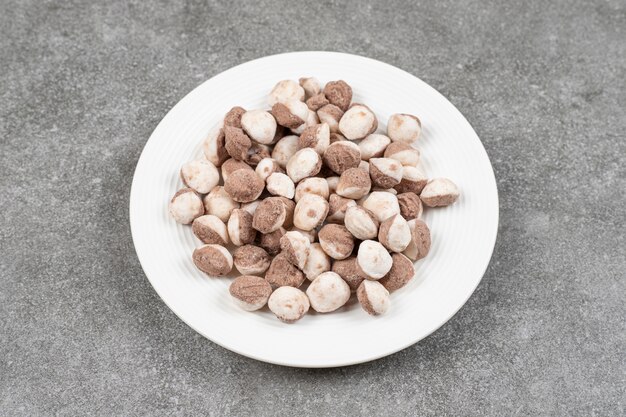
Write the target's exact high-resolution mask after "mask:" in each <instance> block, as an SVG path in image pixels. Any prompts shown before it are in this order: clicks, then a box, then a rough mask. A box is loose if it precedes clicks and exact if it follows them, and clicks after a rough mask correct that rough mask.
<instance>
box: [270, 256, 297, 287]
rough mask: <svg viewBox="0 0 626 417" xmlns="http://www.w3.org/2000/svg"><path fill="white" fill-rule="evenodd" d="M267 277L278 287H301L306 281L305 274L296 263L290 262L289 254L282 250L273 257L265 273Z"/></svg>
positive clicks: (273, 285)
mask: <svg viewBox="0 0 626 417" xmlns="http://www.w3.org/2000/svg"><path fill="white" fill-rule="evenodd" d="M265 279H266V280H267V282H269V283H270V284H271V285H272V288H278V287H285V286H289V287H296V288H297V287H299V286H301V285H302V283H303V282H304V279H305V278H304V274H303V273H302V271H300V270H299V269H298V268H297V267H296V266H295V265H294V264H292V263H291V262H289V257H288V256H287V254H285V253H283V252H281V253H279V254H278V255H276V256H275V257H274V259H272V262H271V263H270V267H269V269H268V270H267V272H266V273H265Z"/></svg>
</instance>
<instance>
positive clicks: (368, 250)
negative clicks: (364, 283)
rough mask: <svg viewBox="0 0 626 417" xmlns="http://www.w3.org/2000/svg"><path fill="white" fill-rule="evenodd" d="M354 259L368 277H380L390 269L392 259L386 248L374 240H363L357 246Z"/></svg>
mask: <svg viewBox="0 0 626 417" xmlns="http://www.w3.org/2000/svg"><path fill="white" fill-rule="evenodd" d="M356 261H357V264H358V266H359V268H361V271H363V273H364V274H365V275H367V277H368V278H370V279H381V278H382V277H384V276H385V275H387V272H389V270H391V265H392V260H391V255H389V252H387V249H385V247H384V246H383V245H382V244H381V243H380V242H376V241H375V240H364V241H363V242H361V245H360V246H359V251H358V253H357V256H356Z"/></svg>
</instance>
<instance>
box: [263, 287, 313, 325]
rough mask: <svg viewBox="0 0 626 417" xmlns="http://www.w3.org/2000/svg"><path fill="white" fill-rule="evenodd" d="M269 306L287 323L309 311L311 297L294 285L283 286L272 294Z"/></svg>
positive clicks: (294, 320) (296, 319) (298, 318)
mask: <svg viewBox="0 0 626 417" xmlns="http://www.w3.org/2000/svg"><path fill="white" fill-rule="evenodd" d="M267 305H268V307H269V308H270V310H271V311H272V313H274V314H275V315H276V317H278V319H280V320H281V321H283V322H285V323H293V322H296V321H298V320H300V319H301V318H302V317H303V316H304V315H305V314H306V313H307V311H309V306H310V305H309V299H308V298H307V296H306V294H304V292H302V291H300V290H299V289H297V288H293V287H281V288H278V289H276V291H274V292H273V293H272V295H270V299H269V300H268V302H267Z"/></svg>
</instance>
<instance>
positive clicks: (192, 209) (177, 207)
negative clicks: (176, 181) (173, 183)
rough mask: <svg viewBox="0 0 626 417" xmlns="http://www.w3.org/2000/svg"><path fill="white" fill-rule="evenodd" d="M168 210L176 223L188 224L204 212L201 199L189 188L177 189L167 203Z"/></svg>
mask: <svg viewBox="0 0 626 417" xmlns="http://www.w3.org/2000/svg"><path fill="white" fill-rule="evenodd" d="M169 212H170V214H171V216H172V217H173V218H174V220H176V221H177V222H178V223H181V224H189V223H191V222H192V221H194V219H196V218H197V217H200V216H202V215H203V214H204V206H203V205H202V199H201V198H200V196H199V195H198V194H197V193H196V192H195V191H194V190H192V189H191V188H183V189H182V190H178V191H177V192H176V194H174V197H172V200H171V201H170V204H169Z"/></svg>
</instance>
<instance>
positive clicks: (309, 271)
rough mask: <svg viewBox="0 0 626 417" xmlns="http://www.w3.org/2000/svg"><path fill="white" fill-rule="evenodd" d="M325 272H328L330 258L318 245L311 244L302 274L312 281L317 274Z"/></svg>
mask: <svg viewBox="0 0 626 417" xmlns="http://www.w3.org/2000/svg"><path fill="white" fill-rule="evenodd" d="M326 271H330V256H328V255H327V254H326V252H324V250H323V249H322V246H321V245H320V244H319V243H311V246H310V247H309V256H308V257H307V259H306V263H305V265H304V268H303V269H302V272H304V275H305V276H306V277H307V279H309V281H313V280H314V279H315V278H316V277H317V276H318V275H319V274H321V273H322V272H326Z"/></svg>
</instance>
